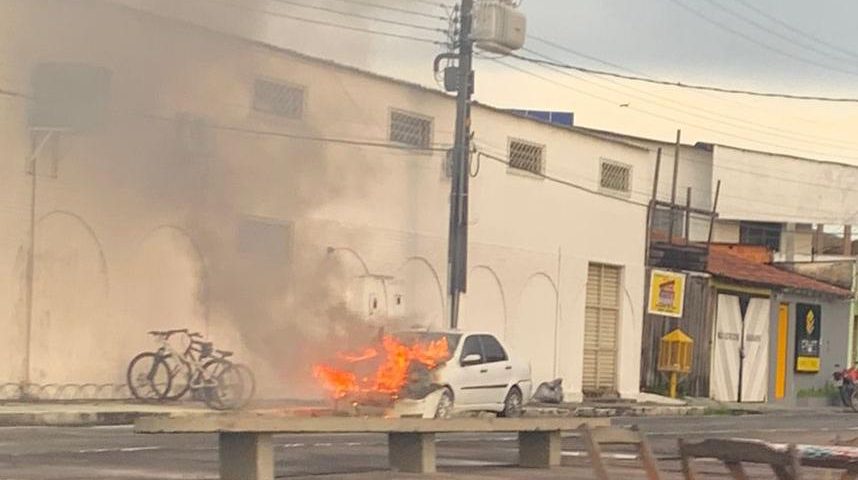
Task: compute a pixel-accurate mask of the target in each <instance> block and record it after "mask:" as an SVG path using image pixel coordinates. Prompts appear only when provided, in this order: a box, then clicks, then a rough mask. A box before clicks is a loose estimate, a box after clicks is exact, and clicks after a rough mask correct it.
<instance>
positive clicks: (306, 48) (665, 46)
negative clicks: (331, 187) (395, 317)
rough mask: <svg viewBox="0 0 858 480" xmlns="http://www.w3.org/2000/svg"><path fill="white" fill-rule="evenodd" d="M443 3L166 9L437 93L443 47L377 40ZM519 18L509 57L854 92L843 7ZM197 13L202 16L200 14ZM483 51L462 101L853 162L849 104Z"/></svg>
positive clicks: (586, 8) (615, 7)
mask: <svg viewBox="0 0 858 480" xmlns="http://www.w3.org/2000/svg"><path fill="white" fill-rule="evenodd" d="M121 1H126V2H144V3H148V4H155V3H158V2H159V1H160V2H163V1H164V0H121ZM239 3H240V4H241V5H237V4H239ZM452 3H453V0H178V1H173V2H169V4H170V5H172V7H171V8H174V9H175V8H178V7H175V5H177V4H182V5H184V6H185V7H187V8H188V10H187V11H186V12H185V13H186V14H187V15H189V16H190V18H192V19H194V20H195V21H208V22H214V23H216V24H218V26H219V27H220V28H226V29H233V30H234V29H236V28H242V29H245V30H246V31H244V32H242V33H246V34H248V35H252V36H254V37H257V38H258V39H261V40H264V41H267V42H270V43H273V44H277V45H280V46H284V47H287V48H292V49H295V50H299V51H301V52H304V53H307V54H310V55H314V56H320V57H324V58H329V59H333V60H336V61H338V62H342V63H347V64H349V65H353V66H357V67H360V68H364V69H368V70H372V71H376V72H379V73H383V74H385V75H389V76H393V77H396V78H400V79H404V80H409V81H413V82H416V83H420V84H424V85H429V86H437V85H436V83H435V80H434V78H433V75H432V67H431V65H432V60H433V58H434V56H435V55H437V54H438V53H440V52H442V51H443V50H444V47H442V46H437V45H433V44H427V43H423V42H418V41H414V40H413V38H405V39H403V38H391V37H387V36H384V35H380V34H377V33H381V34H395V35H403V36H406V37H415V38H421V39H430V40H443V37H444V35H443V34H442V33H439V32H435V31H431V30H432V29H446V28H447V27H448V24H447V22H445V21H444V20H443V19H442V18H443V17H446V16H447V15H448V12H447V11H445V9H444V8H442V6H441V4H448V5H449V4H452ZM201 7H202V8H201ZM520 10H521V11H522V12H524V13H525V14H526V16H527V19H528V40H527V44H526V49H527V51H524V52H519V53H521V54H524V55H527V56H530V57H537V56H540V55H542V56H546V57H548V58H551V59H552V60H554V61H559V62H562V63H567V64H573V65H578V66H584V67H591V68H599V69H604V70H610V71H615V72H620V73H630V72H633V73H636V74H639V75H644V76H648V77H653V78H659V79H665V80H671V81H681V82H683V83H698V84H706V85H715V86H721V87H728V88H738V89H750V90H759V91H774V92H785V93H793V94H805V95H816V96H845V97H856V98H858V29H856V28H855V27H854V22H855V19H856V18H858V2H854V1H853V0H820V1H815V2H809V1H807V0H523V1H522V4H521V6H520ZM201 11H206V12H215V13H212V14H211V17H210V18H207V17H205V16H203V15H201V14H200V12H201ZM242 16H243V17H242ZM248 16H252V17H253V18H254V19H255V20H256V21H255V22H253V23H252V25H253V27H252V28H251V27H248V26H247V25H248V24H247V23H246V22H243V21H239V18H246V17H248ZM289 17H292V18H289ZM201 19H202V20H201ZM311 22H322V23H333V24H336V25H338V26H337V27H332V26H327V25H320V24H318V23H311ZM394 23H405V24H407V26H402V25H395V24H394ZM343 25H345V26H349V27H355V28H359V29H366V30H372V31H374V32H377V33H376V34H371V33H367V32H355V31H348V30H345V29H343V28H341V27H342V26H343ZM427 29H428V30H427ZM251 30H252V31H251ZM544 40H548V41H550V42H552V43H555V44H556V45H559V46H560V47H561V48H559V49H558V48H555V47H553V46H550V45H548V44H546V43H545V42H544ZM487 57H490V56H487V55H482V56H481V58H479V59H478V60H477V62H476V67H475V69H476V79H477V84H476V93H475V95H476V99H477V100H479V101H481V102H484V103H489V104H493V105H497V106H500V107H511V108H512V107H514V108H526V109H546V110H561V111H572V112H574V113H575V118H576V124H577V125H580V126H585V127H592V128H600V129H606V130H611V131H617V132H621V133H627V134H632V135H641V136H646V137H651V138H657V139H662V140H670V141H672V140H673V139H674V138H675V135H676V130H677V129H681V130H682V132H683V134H682V135H683V141H684V142H685V143H695V142H697V141H706V142H713V143H723V144H728V145H734V146H739V147H745V148H749V149H755V150H764V151H773V152H782V153H788V154H793V155H798V156H804V157H810V158H818V159H823V160H833V161H841V162H845V163H851V164H858V135H856V133H858V103H823V102H806V101H794V100H774V99H761V98H755V97H747V96H740V95H726V94H715V93H700V92H695V91H691V90H685V89H678V88H675V87H666V86H654V85H648V84H641V83H637V82H630V81H626V80H617V79H611V78H604V77H599V76H595V75H591V74H583V73H578V72H572V71H563V70H558V69H556V68H545V67H543V66H540V65H535V64H532V63H526V62H523V61H521V60H517V59H513V58H487Z"/></svg>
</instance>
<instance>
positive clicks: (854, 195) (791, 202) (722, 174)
mask: <svg viewBox="0 0 858 480" xmlns="http://www.w3.org/2000/svg"><path fill="white" fill-rule="evenodd" d="M713 158H714V167H713V168H714V170H713V180H714V179H716V178H721V179H723V180H724V183H723V185H722V191H721V200H720V201H719V204H718V210H719V212H720V214H721V217H722V218H724V219H741V220H751V221H761V222H775V223H784V222H794V223H812V224H815V223H826V224H834V225H847V224H853V223H855V221H856V216H858V209H856V207H855V205H856V204H858V189H856V188H855V185H856V184H858V168H856V167H854V166H850V165H844V164H835V163H829V162H821V161H815V160H809V159H803V158H795V157H789V156H785V155H776V154H769V153H761V152H754V151H749V150H742V149H737V148H731V147H725V146H720V145H716V146H715V147H714V157H713Z"/></svg>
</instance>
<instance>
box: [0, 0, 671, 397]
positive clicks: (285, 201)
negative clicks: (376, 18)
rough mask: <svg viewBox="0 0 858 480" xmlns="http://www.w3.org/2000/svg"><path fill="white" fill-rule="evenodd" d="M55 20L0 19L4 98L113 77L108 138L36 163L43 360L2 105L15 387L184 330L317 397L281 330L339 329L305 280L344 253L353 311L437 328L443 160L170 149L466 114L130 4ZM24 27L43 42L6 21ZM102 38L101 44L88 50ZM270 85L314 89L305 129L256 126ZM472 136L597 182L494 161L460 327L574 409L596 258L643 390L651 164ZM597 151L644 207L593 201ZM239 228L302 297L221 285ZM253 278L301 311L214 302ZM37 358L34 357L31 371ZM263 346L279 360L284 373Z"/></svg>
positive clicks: (37, 15) (289, 124) (481, 203)
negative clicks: (43, 76)
mask: <svg viewBox="0 0 858 480" xmlns="http://www.w3.org/2000/svg"><path fill="white" fill-rule="evenodd" d="M58 5H62V6H63V7H62V8H72V7H71V6H70V5H69V4H67V3H65V2H26V1H22V0H17V1H11V2H7V3H4V4H3V5H2V8H3V10H2V12H0V32H3V33H2V34H0V35H4V36H5V38H0V40H3V41H0V56H2V58H3V59H4V61H3V62H0V78H2V79H4V82H5V83H4V86H5V87H7V88H10V89H13V90H20V91H26V90H27V89H28V84H29V74H30V72H31V71H32V68H33V67H34V65H36V64H37V63H38V62H41V61H55V60H69V59H71V60H75V61H85V62H88V63H92V64H96V65H101V66H105V67H108V68H110V69H111V70H112V71H113V84H112V88H113V95H112V102H111V110H112V112H111V117H110V118H111V121H110V122H109V124H108V125H107V126H106V127H104V128H103V129H100V130H97V131H94V132H90V133H86V134H66V135H62V136H60V137H59V138H60V141H59V143H58V144H57V146H56V154H54V153H53V152H54V151H53V150H52V151H51V152H52V153H51V154H50V155H51V156H48V155H45V156H44V158H55V159H56V160H57V161H58V162H59V163H58V170H57V175H56V178H52V177H47V176H43V177H39V179H38V182H39V190H38V195H37V218H39V219H40V224H39V228H38V229H37V247H36V262H37V263H36V265H37V267H36V282H35V308H34V312H35V313H34V316H33V323H32V329H33V330H32V332H33V341H32V342H31V345H30V347H29V348H28V347H27V346H26V345H24V342H23V338H24V332H25V330H26V325H27V323H28V322H27V319H26V315H25V314H24V311H23V310H22V303H21V302H22V292H24V291H25V290H24V288H25V286H26V283H25V282H23V277H22V275H23V271H24V265H25V263H23V262H24V259H25V258H26V256H25V253H26V245H27V243H26V241H27V238H28V236H27V230H26V226H27V213H28V209H29V194H30V190H29V185H30V183H29V177H28V176H27V175H26V174H25V173H24V165H25V163H26V162H25V159H26V156H27V152H28V149H29V145H30V138H29V135H28V133H27V131H26V109H25V107H24V104H23V103H22V100H21V99H10V98H2V97H0V122H2V128H0V139H2V143H3V145H4V158H6V159H11V160H3V161H2V162H0V169H2V173H3V175H2V180H0V182H2V183H0V185H2V187H3V188H2V189H0V207H2V208H0V225H3V228H0V232H3V233H0V271H5V272H8V273H7V274H5V275H0V298H2V299H5V301H3V302H2V305H5V306H6V307H2V308H5V310H0V325H2V327H3V330H4V332H6V335H4V345H3V348H2V349H0V351H2V352H3V353H2V354H0V359H4V360H6V361H4V362H2V365H3V366H2V367H0V383H2V382H5V381H9V382H18V381H22V380H23V379H25V378H29V380H30V381H33V382H36V383H88V382H92V383H112V384H121V383H123V381H124V378H123V377H124V368H125V362H127V360H128V359H129V358H130V357H131V356H132V355H133V354H134V353H136V352H137V351H140V350H142V349H144V348H149V347H150V342H149V340H148V339H147V338H146V335H145V332H146V331H147V330H150V329H153V328H162V327H164V328H166V327H174V326H188V327H190V328H194V329H200V330H203V331H206V332H208V333H210V334H211V335H212V337H213V338H215V339H216V340H217V342H218V344H219V345H222V346H223V347H224V348H231V349H237V350H239V352H240V355H242V356H244V357H245V358H250V361H251V363H252V364H253V366H254V368H256V369H257V370H258V371H259V372H260V373H259V377H260V380H261V381H262V382H263V383H264V384H265V385H264V388H263V393H266V394H270V395H296V394H298V393H296V391H297V390H298V389H301V391H302V392H305V391H306V390H304V389H302V388H303V387H305V386H307V385H305V384H310V383H312V381H311V380H310V379H308V378H300V379H299V378H298V377H299V376H300V374H298V373H296V372H295V370H300V369H301V368H303V367H306V366H307V365H303V366H301V367H298V366H296V364H297V363H301V362H304V361H305V360H307V359H308V358H311V357H306V356H305V357H302V356H301V355H302V354H304V353H306V354H307V355H313V354H315V355H318V352H303V351H299V350H300V348H299V347H301V346H300V345H295V344H294V343H290V341H289V338H290V337H291V336H292V334H294V332H295V330H294V329H301V330H302V331H304V334H305V335H307V337H308V338H320V339H321V338H324V335H325V332H326V330H324V328H323V326H322V325H320V324H319V325H317V324H316V321H317V320H318V319H319V318H321V317H322V316H330V315H333V314H331V313H330V312H328V311H323V310H321V306H320V305H316V304H315V303H314V301H313V298H310V297H309V295H310V292H308V291H304V290H302V289H301V287H302V286H301V285H300V283H302V281H304V280H306V281H305V282H304V283H308V282H309V281H310V279H311V275H312V274H315V273H318V272H317V271H316V270H314V268H317V267H318V265H319V264H322V263H323V262H324V261H325V258H328V257H331V256H333V257H336V259H337V261H338V265H339V268H340V269H341V270H342V272H344V275H346V276H347V277H349V278H358V277H366V278H369V279H370V280H367V281H362V282H363V283H362V284H361V285H363V286H362V287H361V289H360V291H358V289H357V288H356V287H354V285H355V284H354V283H350V284H349V285H351V286H348V285H340V284H338V283H336V282H335V280H333V279H332V280H331V281H330V282H327V283H325V286H326V287H328V288H329V289H331V290H336V291H338V292H341V293H343V295H364V294H366V291H367V290H368V291H371V290H373V289H377V290H378V291H377V292H376V294H377V295H378V297H379V298H380V299H381V300H382V301H383V302H388V301H389V300H390V298H391V295H390V294H389V293H390V292H388V291H387V289H388V288H392V289H400V290H401V291H402V292H405V293H406V297H407V298H406V306H405V309H406V310H407V314H408V315H409V321H412V320H413V321H416V322H420V323H423V324H429V325H433V326H441V325H443V324H444V322H445V320H444V312H445V311H446V304H445V302H446V294H445V293H446V236H447V227H448V224H447V219H448V213H449V210H448V209H449V207H448V205H449V204H448V198H449V188H450V187H449V180H447V179H446V177H445V175H444V173H443V162H444V157H445V155H444V153H443V152H435V153H431V154H427V153H421V152H413V151H398V150H389V149H380V148H370V147H360V146H355V145H344V144H336V143H331V142H327V141H311V140H306V139H304V140H301V139H297V138H294V137H288V138H287V137H282V136H277V135H271V134H261V135H260V134H253V133H246V132H245V133H241V132H236V131H225V130H216V131H214V132H213V138H212V142H213V144H212V145H213V148H214V153H213V154H212V155H211V157H209V158H205V157H204V158H190V157H187V156H184V155H178V156H177V152H176V143H175V135H176V132H175V125H176V124H175V123H174V122H173V120H172V119H173V118H174V116H175V115H176V114H177V113H180V112H191V113H193V114H195V115H199V116H201V117H204V118H206V119H208V121H210V122H212V123H215V124H218V125H221V126H239V127H240V128H242V129H250V130H255V131H257V132H269V133H270V132H287V133H288V134H289V135H298V136H301V137H324V138H348V139H356V140H360V141H373V142H387V139H388V131H387V129H388V116H389V111H390V109H391V108H396V109H402V110H407V111H412V112H415V113H419V114H421V115H425V116H429V117H432V118H433V119H434V124H433V126H434V139H433V142H434V143H436V144H442V145H443V144H449V143H450V141H451V140H450V139H451V136H452V134H451V130H452V125H453V118H454V103H453V100H452V99H451V98H449V97H446V96H444V95H442V94H439V93H437V92H432V91H429V90H425V89H421V88H417V87H412V86H407V85H404V84H400V83H396V82H393V81H389V80H385V79H381V78H378V77H374V76H371V75H367V74H363V73H359V72H355V71H352V70H349V69H344V68H339V67H334V66H332V65H329V64H325V63H323V62H317V61H312V60H308V59H302V58H300V57H296V56H293V55H289V54H286V53H278V52H275V51H273V50H272V49H269V48H266V47H262V46H251V45H250V44H248V43H243V42H241V41H238V40H235V39H231V38H228V37H225V36H220V35H217V34H213V33H211V32H206V31H204V30H199V29H196V28H189V27H186V26H184V25H181V24H178V23H170V22H168V21H162V20H159V19H156V18H155V17H151V16H137V15H136V14H134V13H133V12H132V11H131V10H126V9H114V8H110V7H103V5H102V4H100V3H92V4H86V5H83V6H82V5H81V4H75V5H76V7H75V8H81V9H83V10H84V13H85V15H79V14H78V13H80V12H79V11H76V12H74V14H73V15H72V14H69V15H57V14H56V12H55V11H54V10H53V9H55V8H57V7H58ZM20 25H32V26H35V27H38V30H39V31H42V32H51V35H44V36H31V35H24V34H23V33H22V32H20V31H19V30H18V29H17V27H16V28H12V27H13V26H20ZM95 44H98V45H100V48H98V49H95V48H92V46H93V45H95ZM6 60H8V61H6ZM258 77H266V78H270V79H275V80H281V81H285V82H289V83H292V84H297V85H301V86H304V87H305V88H306V91H305V102H306V103H305V115H304V118H303V119H302V120H286V119H282V118H275V117H271V116H266V115H261V114H259V113H257V112H254V111H253V110H252V109H251V104H252V91H253V82H254V80H255V79H256V78H258ZM473 123H474V130H475V133H476V136H475V138H476V143H477V146H478V148H479V149H480V150H481V151H484V152H488V153H491V154H492V155H495V156H500V157H506V148H507V144H508V141H509V138H510V137H514V138H520V139H524V140H527V141H531V142H534V143H538V144H542V145H545V146H546V150H545V151H546V157H545V161H546V171H545V173H546V175H547V176H549V177H553V178H557V179H563V180H565V181H567V182H572V183H574V184H576V185H578V186H580V187H583V189H581V188H576V187H573V186H570V185H564V184H561V183H558V182H555V181H551V180H548V179H546V178H540V177H535V176H533V175H529V174H522V173H520V172H518V171H511V170H510V169H509V168H508V167H507V166H505V165H503V164H501V163H498V162H496V161H493V160H491V159H489V158H487V157H483V158H482V159H481V161H480V164H479V171H478V173H476V175H475V178H473V179H472V198H471V201H472V203H471V221H470V223H471V249H470V273H471V275H470V280H471V282H470V289H469V291H468V294H467V295H466V297H465V299H464V305H463V318H462V324H463V326H464V327H468V328H470V327H473V328H475V329H477V328H478V329H480V330H488V331H492V332H495V333H497V334H498V335H500V336H501V337H503V338H504V339H505V340H506V342H507V343H508V344H509V345H510V346H511V348H512V349H513V350H515V351H517V352H520V353H522V354H523V355H527V356H530V357H533V358H534V372H535V374H536V378H535V380H536V381H537V382H541V381H546V380H550V379H552V378H554V377H562V378H564V380H565V384H564V385H565V388H566V390H567V393H568V397H569V399H576V398H581V372H582V368H583V367H582V355H583V334H582V332H583V330H584V325H583V319H584V301H585V294H584V293H585V290H586V288H585V287H586V285H585V282H586V276H587V268H588V264H589V263H590V262H597V263H605V264H609V265H615V266H618V267H621V268H622V269H623V291H622V292H621V296H622V298H623V305H622V313H621V325H620V328H619V329H618V330H619V331H620V332H621V335H622V337H621V338H620V339H619V359H618V360H619V361H618V367H617V368H618V383H617V389H618V391H619V392H620V393H621V394H622V395H623V396H626V397H634V396H636V394H637V392H638V377H639V375H638V371H639V358H640V354H639V352H640V339H641V318H642V312H641V305H643V288H644V287H643V282H644V278H643V277H644V267H643V254H644V252H643V248H644V235H645V233H644V232H645V218H646V209H645V207H644V206H642V205H641V203H643V202H645V201H646V200H647V198H648V197H649V191H650V187H649V186H650V185H651V183H652V171H653V167H654V152H652V151H649V150H647V149H644V148H640V147H637V146H633V145H628V144H624V143H621V142H614V141H607V140H604V139H600V138H597V137H594V136H591V135H587V134H584V133H576V132H572V131H569V130H566V129H562V128H558V127H553V126H548V125H543V124H539V123H536V122H534V121H530V120H525V119H520V118H517V117H513V116H510V115H507V114H503V113H500V112H498V111H495V110H492V109H489V108H486V107H480V106H477V107H475V108H474V122H473ZM54 155H55V156H54ZM15 158H17V159H18V160H14V159H15ZM42 158H43V157H40V161H41V159H42ZM602 159H610V160H613V161H619V162H622V163H625V164H628V165H630V166H631V167H632V172H633V179H632V184H633V190H634V191H633V192H632V193H631V195H630V196H629V197H628V198H623V199H617V198H613V197H611V196H609V195H599V194H595V193H593V192H592V191H598V190H599V162H600V161H601V160H602ZM663 165H664V164H663ZM476 168H477V165H474V169H475V170H476ZM586 190H591V191H586ZM201 206H202V207H201ZM213 207H216V208H213ZM248 217H253V218H258V219H264V220H265V221H266V222H269V223H271V225H272V226H271V228H275V229H277V228H282V231H283V232H284V234H283V236H284V238H288V240H284V243H288V244H289V252H290V253H289V254H288V255H289V257H288V258H286V260H285V261H286V262H287V263H288V262H291V263H294V265H295V267H294V269H293V270H294V271H298V272H302V273H301V276H300V277H299V278H295V279H293V283H286V282H284V280H283V279H282V278H280V277H272V278H271V279H270V280H271V282H270V283H266V282H265V281H260V280H259V279H252V278H251V277H252V276H253V275H254V274H255V272H253V271H251V270H242V269H238V270H237V272H238V274H237V275H234V276H235V277H237V278H235V279H229V280H233V281H234V283H229V282H225V281H224V279H223V278H222V277H223V276H224V272H222V271H218V268H219V267H221V266H222V265H221V264H219V263H218V262H217V260H218V259H220V260H221V261H222V260H223V258H222V255H225V254H226V255H227V256H228V257H229V258H230V261H231V260H232V257H234V256H236V254H235V249H237V248H239V247H240V241H241V239H240V238H239V235H238V234H237V233H236V224H237V223H238V220H239V219H244V218H248ZM207 222H208V223H207ZM201 223H202V224H203V225H202V226H201V225H199V224H201ZM212 225H214V227H213V226H212ZM237 244H238V245H239V246H236V245H237ZM213 259H214V260H213ZM259 261H265V260H264V259H263V260H259ZM279 261H283V259H280V260H279ZM226 264H227V265H231V263H229V261H228V262H227V263H226ZM242 265H243V264H242ZM290 268H291V264H290ZM284 271H285V270H284ZM308 272H309V273H308ZM230 273H235V272H230ZM305 274H307V275H306V277H305V276H304V275H305ZM218 275H220V276H221V277H218ZM227 276H229V275H227ZM242 276H245V277H244V278H245V279H247V280H248V281H250V280H253V281H254V282H255V283H253V285H254V286H256V287H260V288H269V287H270V288H273V287H272V286H280V285H281V282H283V283H282V285H284V288H287V287H288V288H293V287H294V288H295V289H296V290H295V291H297V292H303V295H299V294H286V295H284V298H279V297H278V298H277V302H272V303H274V304H275V305H272V306H270V308H271V310H264V309H263V310H259V308H257V307H259V306H258V305H241V306H240V308H239V306H236V305H232V304H230V302H228V301H224V302H223V303H217V302H213V301H212V299H213V298H216V297H217V296H218V295H225V293H224V292H222V291H219V290H218V289H219V288H224V285H227V286H233V287H235V288H236V289H238V290H240V289H241V287H242V282H241V280H242ZM262 280H265V279H262ZM296 284H298V285H296ZM400 290H396V291H400ZM385 292H387V293H385ZM279 293H280V292H277V291H272V292H271V295H272V296H277V295H279ZM295 297H299V298H295ZM250 298H253V297H250ZM359 300H360V299H358V301H359ZM281 303H282V304H287V306H286V307H284V306H283V305H281ZM292 304H295V305H298V307H295V308H296V309H299V307H300V315H298V314H296V316H295V318H289V319H282V318H274V319H272V321H271V322H267V323H266V324H265V325H263V326H258V327H254V328H250V329H249V327H248V325H250V324H252V323H253V322H256V321H259V319H258V318H236V311H239V312H247V313H252V312H255V313H260V315H263V316H264V315H265V314H267V313H271V311H277V312H279V311H287V312H297V311H298V310H289V308H291V307H288V305H292ZM266 307H267V306H266ZM389 307H390V305H388V304H387V303H385V308H389ZM284 308H285V310H283V309H284ZM317 309H318V310H317ZM291 349H294V350H295V352H292V351H289V350H291ZM28 350H29V351H30V352H31V358H33V362H32V364H31V367H30V369H29V371H25V367H24V365H23V362H22V358H23V357H24V356H25V352H27V351H28ZM62 351H65V352H71V353H65V354H61V353H60V352H62ZM265 352H276V353H278V354H280V355H279V356H278V358H277V359H276V360H272V358H270V355H268V354H266V353H265ZM69 358H74V361H73V362H71V361H69ZM305 370H306V369H305ZM304 373H306V372H304ZM305 377H306V375H305ZM302 382H304V383H303V384H302ZM287 385H288V388H287ZM293 387H294V388H293ZM299 387H301V388H299ZM290 388H292V390H290Z"/></svg>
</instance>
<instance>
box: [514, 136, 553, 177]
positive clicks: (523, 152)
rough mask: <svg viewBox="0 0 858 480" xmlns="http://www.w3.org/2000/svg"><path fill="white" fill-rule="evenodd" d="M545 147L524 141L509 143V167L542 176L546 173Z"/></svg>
mask: <svg viewBox="0 0 858 480" xmlns="http://www.w3.org/2000/svg"><path fill="white" fill-rule="evenodd" d="M544 151H545V147H543V146H542V145H537V144H535V143H530V142H525V141H522V140H510V141H509V166H510V168H515V169H518V170H524V171H527V172H530V173H535V174H537V175H541V174H542V173H543V172H544V171H545V158H544Z"/></svg>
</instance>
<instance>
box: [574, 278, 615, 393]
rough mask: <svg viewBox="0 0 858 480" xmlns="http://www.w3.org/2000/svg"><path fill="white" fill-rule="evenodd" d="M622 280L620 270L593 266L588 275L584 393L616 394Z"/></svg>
mask: <svg viewBox="0 0 858 480" xmlns="http://www.w3.org/2000/svg"><path fill="white" fill-rule="evenodd" d="M620 281H621V271H620V269H619V268H617V267H612V266H608V265H600V264H590V267H589V271H588V274H587V300H586V314H585V319H584V378H583V380H582V382H583V384H582V386H583V390H584V392H585V393H587V394H590V395H593V394H595V395H599V394H605V393H611V392H614V391H616V383H617V380H616V377H617V346H618V342H617V325H618V324H619V318H620Z"/></svg>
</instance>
